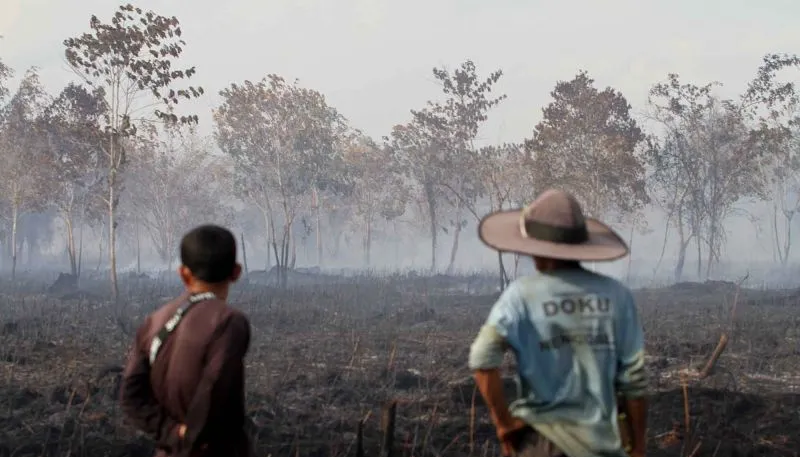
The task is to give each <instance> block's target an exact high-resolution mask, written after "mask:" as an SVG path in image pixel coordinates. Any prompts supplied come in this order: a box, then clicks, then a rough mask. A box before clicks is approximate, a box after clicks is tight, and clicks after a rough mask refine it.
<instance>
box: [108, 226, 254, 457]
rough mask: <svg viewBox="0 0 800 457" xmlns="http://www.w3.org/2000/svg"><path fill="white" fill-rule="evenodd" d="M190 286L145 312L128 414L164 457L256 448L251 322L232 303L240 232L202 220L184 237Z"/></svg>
mask: <svg viewBox="0 0 800 457" xmlns="http://www.w3.org/2000/svg"><path fill="white" fill-rule="evenodd" d="M180 250H181V266H180V268H179V269H178V274H179V275H180V277H181V280H182V281H183V283H184V284H185V286H186V291H185V292H184V293H183V294H182V295H181V296H180V297H179V298H178V299H176V300H174V301H172V302H171V303H168V304H166V305H164V306H163V307H161V308H160V309H158V310H156V311H155V312H153V313H152V314H150V315H149V316H147V318H146V319H145V321H144V323H143V324H142V326H141V327H140V328H139V330H138V332H137V333H136V341H135V343H134V345H133V348H132V350H131V353H130V357H129V359H128V363H127V366H126V367H125V371H124V374H123V382H122V393H121V401H122V408H123V411H124V413H125V415H126V416H127V418H128V419H129V420H130V421H131V422H132V423H133V425H135V426H136V427H137V428H139V429H140V430H142V431H144V432H145V433H148V434H149V435H151V436H152V437H153V438H154V439H155V441H156V443H157V444H156V447H157V452H156V456H159V457H162V456H163V457H167V456H170V457H175V456H186V457H189V456H192V457H193V456H204V457H215V456H240V457H247V456H250V455H252V453H251V449H250V443H249V440H248V438H247V435H246V433H245V428H244V427H245V407H244V400H245V392H244V357H245V354H246V353H247V350H248V347H249V345H250V324H249V321H248V320H247V317H245V315H244V314H242V313H241V312H240V311H238V310H236V309H234V308H231V307H229V306H228V304H227V298H228V290H229V288H230V285H231V283H233V282H235V281H236V280H237V279H238V278H239V275H240V274H241V266H240V265H239V264H238V263H237V262H236V239H235V238H234V236H233V234H232V233H231V232H230V231H228V230H226V229H224V228H222V227H218V226H214V225H204V226H200V227H197V228H195V229H194V230H192V231H190V232H189V233H187V234H186V235H185V236H184V237H183V240H182V241H181V246H180Z"/></svg>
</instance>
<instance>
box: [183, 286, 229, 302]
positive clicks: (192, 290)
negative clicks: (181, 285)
mask: <svg viewBox="0 0 800 457" xmlns="http://www.w3.org/2000/svg"><path fill="white" fill-rule="evenodd" d="M229 290H230V286H229V285H228V284H227V283H225V284H208V283H195V284H192V285H191V286H189V287H187V288H186V292H188V293H189V295H197V294H203V293H207V292H211V293H212V294H214V296H216V297H217V298H218V299H220V300H222V301H224V302H226V301H228V291H229Z"/></svg>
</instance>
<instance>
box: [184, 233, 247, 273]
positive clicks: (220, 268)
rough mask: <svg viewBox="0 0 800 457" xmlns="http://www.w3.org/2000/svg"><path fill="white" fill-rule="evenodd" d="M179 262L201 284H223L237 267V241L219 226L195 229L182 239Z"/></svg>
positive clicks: (231, 234)
mask: <svg viewBox="0 0 800 457" xmlns="http://www.w3.org/2000/svg"><path fill="white" fill-rule="evenodd" d="M181 263H183V265H184V266H185V267H187V268H188V269H189V271H191V272H192V275H194V277H195V278H197V279H199V280H200V281H203V282H207V283H211V284H214V283H220V282H223V281H226V280H228V279H230V278H231V276H232V275H233V271H234V269H235V268H236V238H235V237H234V236H233V233H231V232H230V230H228V229H226V228H223V227H220V226H218V225H211V224H208V225H201V226H199V227H195V228H194V229H192V230H191V231H190V232H189V233H187V234H186V235H184V236H183V239H182V240H181Z"/></svg>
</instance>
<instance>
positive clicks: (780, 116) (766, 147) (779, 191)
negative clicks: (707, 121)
mask: <svg viewBox="0 0 800 457" xmlns="http://www.w3.org/2000/svg"><path fill="white" fill-rule="evenodd" d="M798 68H800V57H798V56H796V55H787V54H768V55H766V56H764V58H763V61H762V64H761V66H760V67H759V68H758V71H757V73H756V76H755V78H754V79H753V81H751V82H750V84H749V85H748V88H747V91H746V92H745V94H744V96H743V105H744V107H745V109H746V112H747V114H748V117H749V120H751V121H753V122H754V123H755V132H754V136H755V141H756V147H758V148H760V150H761V152H762V153H763V154H764V162H763V165H764V169H763V171H764V174H765V176H764V177H765V179H766V181H767V182H768V183H769V196H770V198H771V200H772V221H771V225H772V235H773V242H774V245H773V252H774V254H775V256H776V257H777V260H778V261H780V263H781V265H783V266H786V264H787V262H788V261H789V255H790V253H791V248H792V225H793V223H794V220H795V216H796V215H797V213H798V211H800V93H798V91H797V89H796V87H795V84H794V81H793V80H792V79H789V80H788V81H785V80H781V76H782V73H784V72H785V71H786V70H795V71H796V70H797V69H798Z"/></svg>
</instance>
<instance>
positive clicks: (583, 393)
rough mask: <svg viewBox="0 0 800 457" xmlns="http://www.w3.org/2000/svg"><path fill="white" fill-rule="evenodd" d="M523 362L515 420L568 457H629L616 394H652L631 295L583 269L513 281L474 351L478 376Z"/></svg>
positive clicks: (617, 284)
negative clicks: (506, 358)
mask: <svg viewBox="0 0 800 457" xmlns="http://www.w3.org/2000/svg"><path fill="white" fill-rule="evenodd" d="M506 345H507V346H506ZM506 347H508V348H510V349H511V350H512V351H513V352H514V354H515V356H516V359H517V367H518V368H517V370H518V378H517V382H518V398H517V399H516V400H515V401H513V402H512V403H511V404H510V409H511V413H512V414H513V415H514V416H515V417H518V418H520V419H522V420H523V421H525V422H526V423H528V424H529V425H531V426H532V427H533V428H535V429H536V430H537V431H538V432H539V433H541V434H542V435H543V436H544V437H546V438H547V439H549V440H550V441H552V442H553V444H555V445H556V446H557V447H558V448H560V449H561V450H562V451H564V452H565V453H566V454H567V455H568V456H570V457H595V456H626V455H627V454H626V453H625V451H624V449H623V448H622V443H621V439H620V434H619V426H618V422H617V400H616V393H617V392H621V393H623V394H625V395H626V396H627V397H629V398H634V397H639V396H642V395H644V394H645V392H646V389H647V378H646V375H645V370H644V335H643V332H642V326H641V323H640V321H639V315H638V313H637V311H636V306H635V304H634V300H633V296H632V294H631V292H630V290H629V289H628V288H627V287H625V286H624V285H623V284H621V283H620V282H619V281H616V280H614V279H612V278H609V277H606V276H603V275H599V274H596V273H593V272H590V271H587V270H584V269H574V270H559V271H556V272H552V273H546V274H537V275H535V276H531V277H525V278H520V279H517V280H516V281H514V282H512V283H511V284H510V285H509V286H508V288H507V289H506V290H505V291H504V292H503V294H502V295H501V296H500V298H499V299H498V301H497V302H496V303H495V305H494V307H493V308H492V310H491V312H490V313H489V318H488V319H487V321H486V324H485V325H484V327H483V328H482V329H481V332H480V333H479V335H478V337H477V338H476V340H475V342H474V343H473V344H472V348H471V351H470V357H469V366H470V368H471V369H472V370H478V369H491V368H498V367H500V365H501V364H502V361H503V352H504V349H505V348H506Z"/></svg>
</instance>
